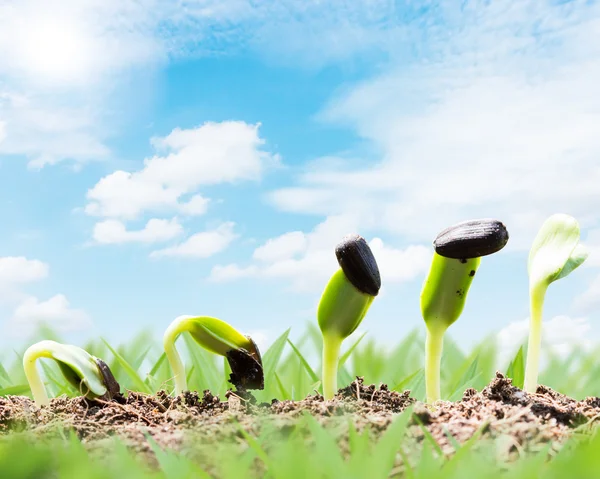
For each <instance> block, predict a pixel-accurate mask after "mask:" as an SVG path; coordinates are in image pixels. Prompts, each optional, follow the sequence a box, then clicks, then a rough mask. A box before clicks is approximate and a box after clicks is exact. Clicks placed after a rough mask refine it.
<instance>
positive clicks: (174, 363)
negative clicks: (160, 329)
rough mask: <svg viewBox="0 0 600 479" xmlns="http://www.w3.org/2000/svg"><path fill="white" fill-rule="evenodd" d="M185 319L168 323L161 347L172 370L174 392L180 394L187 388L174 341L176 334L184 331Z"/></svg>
mask: <svg viewBox="0 0 600 479" xmlns="http://www.w3.org/2000/svg"><path fill="white" fill-rule="evenodd" d="M186 319H187V317H184V318H176V319H175V321H173V322H172V323H171V324H170V325H169V327H168V328H167V330H166V331H165V335H164V337H163V347H164V348H165V354H166V355H167V360H168V361H169V364H170V365H171V370H172V371H173V377H174V379H175V394H181V393H182V392H183V391H185V390H187V381H186V378H185V366H184V365H183V362H182V361H181V356H179V353H178V352H177V348H176V347H175V341H177V338H178V336H179V335H180V334H181V333H182V332H184V331H185V323H186Z"/></svg>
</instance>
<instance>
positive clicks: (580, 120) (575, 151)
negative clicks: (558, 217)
mask: <svg viewBox="0 0 600 479" xmlns="http://www.w3.org/2000/svg"><path fill="white" fill-rule="evenodd" d="M518 3H519V4H518V5H516V3H514V2H513V3H512V4H510V6H508V5H505V4H498V3H494V2H492V3H490V4H485V5H484V4H482V3H477V4H476V6H467V7H465V8H464V12H461V13H460V14H459V12H458V11H457V12H454V13H455V14H456V16H453V15H452V14H453V11H452V7H450V6H449V4H445V3H442V5H441V7H440V11H441V12H442V14H443V15H445V16H447V18H446V22H445V23H444V27H443V28H441V27H440V28H438V29H436V28H433V26H431V29H430V31H428V33H430V35H429V36H428V37H427V39H428V45H427V47H428V51H429V52H431V61H427V62H425V61H424V62H421V63H418V64H411V63H410V62H409V63H406V62H403V63H399V64H395V63H393V62H392V63H393V65H392V66H391V67H389V68H388V70H387V71H386V72H385V73H384V74H382V75H380V76H377V77H375V78H372V79H370V80H367V81H364V82H362V83H360V84H357V85H354V86H350V87H348V86H347V87H345V88H344V89H343V90H342V91H341V92H340V94H339V95H338V96H337V97H336V98H334V99H333V100H332V101H331V103H330V104H329V106H328V107H327V108H326V109H325V111H323V112H322V114H321V116H320V117H321V119H322V120H323V121H326V122H331V123H334V124H336V125H345V126H349V127H351V128H353V129H354V130H355V131H356V132H357V134H358V135H359V136H360V137H362V138H363V139H364V140H365V143H366V145H368V147H369V149H367V148H366V147H365V146H366V145H365V144H363V145H361V151H363V152H364V151H367V152H368V154H367V157H366V158H365V159H364V160H363V161H362V163H361V164H358V165H357V164H356V163H354V162H351V161H349V160H346V159H344V158H340V159H339V162H338V164H337V165H334V166H332V165H331V163H332V162H331V159H329V160H328V161H327V162H323V164H319V163H316V164H312V165H311V167H310V170H307V172H306V173H305V174H304V175H302V176H301V177H300V178H299V180H298V184H297V185H295V186H294V187H291V188H283V189H280V190H278V191H275V192H273V194H272V195H271V199H272V201H273V203H274V204H275V205H276V206H278V207H279V208H280V209H282V210H285V211H294V212H303V213H310V214H318V215H325V216H327V215H343V214H346V213H348V212H352V213H353V214H355V215H358V216H359V225H360V226H361V228H371V229H374V230H384V231H388V232H391V233H395V234H399V235H402V237H403V238H405V239H408V240H411V241H412V240H418V241H421V240H427V241H430V240H431V239H432V238H433V237H434V236H435V234H436V233H437V232H438V231H439V230H440V229H442V228H443V227H445V226H447V225H449V224H452V223H453V222H456V221H459V220H462V219H465V218H470V217H489V216H492V217H498V218H499V219H502V220H503V221H505V222H506V224H507V226H508V228H509V231H510V232H511V233H512V234H511V241H510V242H509V248H515V247H520V248H528V247H529V245H530V244H531V240H532V239H533V236H534V234H535V232H536V231H537V229H538V228H539V226H540V225H541V223H542V222H543V220H544V219H545V218H546V217H547V216H549V215H550V214H552V213H555V212H561V211H562V212H566V213H570V214H572V215H574V216H576V217H578V218H579V219H580V220H581V223H582V225H583V226H593V225H594V224H596V223H598V221H599V218H598V214H597V211H596V210H595V208H594V205H595V204H597V203H598V202H599V201H600V189H599V188H598V184H600V169H599V168H598V166H597V165H598V160H597V159H598V157H599V156H600V136H599V135H597V125H598V124H599V123H600V97H599V96H598V95H596V94H595V93H596V91H597V85H598V84H599V83H600V49H599V48H598V47H597V45H599V44H600V29H599V28H597V26H598V24H600V22H599V20H600V9H599V8H598V6H596V5H590V6H586V5H584V4H583V3H581V2H575V3H576V4H577V5H576V6H575V4H572V3H573V2H569V3H568V4H561V5H556V6H551V5H550V4H548V3H546V2H529V1H525V2H518ZM424 28H425V29H426V30H427V27H424ZM350 154H352V152H350ZM523 205H527V208H526V210H523Z"/></svg>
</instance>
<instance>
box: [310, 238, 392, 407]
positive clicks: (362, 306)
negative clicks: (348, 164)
mask: <svg viewBox="0 0 600 479" xmlns="http://www.w3.org/2000/svg"><path fill="white" fill-rule="evenodd" d="M335 255H336V258H337V260H338V264H339V265H340V269H339V270H337V271H336V272H335V273H334V274H333V276H332V277H331V279H330V280H329V283H327V286H326V287H325V290H324V291H323V295H322V296H321V301H320V302H319V308H318V311H317V319H318V322H319V328H320V329H321V333H322V334H323V395H324V396H325V399H331V398H332V397H333V396H334V395H335V393H336V391H337V372H338V358H339V353H340V347H341V345H342V342H343V341H344V339H346V338H347V337H348V336H350V335H351V334H352V333H353V332H354V331H355V330H356V328H357V327H358V325H359V324H360V323H361V321H362V320H363V318H364V317H365V315H366V314H367V311H368V310H369V307H370V306H371V303H372V302H373V300H374V299H375V296H377V294H378V293H379V289H380V288H381V277H380V275H379V268H378V267H377V262H376V261H375V257H374V256H373V252H372V251H371V248H370V247H369V245H368V244H367V242H366V241H365V239H364V238H362V237H361V236H359V235H349V236H346V237H344V239H343V240H342V241H341V242H340V243H339V244H338V245H337V247H336V249H335Z"/></svg>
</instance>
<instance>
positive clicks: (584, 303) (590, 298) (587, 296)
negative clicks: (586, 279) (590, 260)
mask: <svg viewBox="0 0 600 479" xmlns="http://www.w3.org/2000/svg"><path fill="white" fill-rule="evenodd" d="M573 308H574V309H575V311H580V312H582V313H592V312H596V311H598V310H599V309H600V275H598V276H597V277H596V278H595V279H594V280H592V282H591V283H590V284H589V285H588V287H587V288H586V290H585V291H584V292H583V293H581V294H579V295H577V296H576V297H575V300H574V301H573Z"/></svg>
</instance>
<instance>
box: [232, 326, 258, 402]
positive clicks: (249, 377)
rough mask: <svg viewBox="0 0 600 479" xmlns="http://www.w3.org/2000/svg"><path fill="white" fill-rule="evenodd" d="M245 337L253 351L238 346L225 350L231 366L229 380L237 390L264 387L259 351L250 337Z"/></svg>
mask: <svg viewBox="0 0 600 479" xmlns="http://www.w3.org/2000/svg"><path fill="white" fill-rule="evenodd" d="M246 338H248V339H249V340H250V342H251V343H252V345H253V347H254V348H253V349H254V351H250V352H249V351H246V350H245V349H244V348H240V349H232V350H231V351H228V352H227V361H228V362H229V367H231V374H230V375H229V382H230V383H231V384H233V385H234V386H235V387H236V388H237V389H238V390H240V389H264V387H265V378H264V371H263V366H262V358H261V357H260V351H259V350H258V347H257V346H256V343H255V342H254V340H253V339H252V338H251V337H249V336H246Z"/></svg>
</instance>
